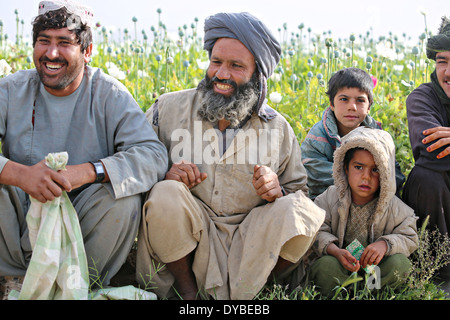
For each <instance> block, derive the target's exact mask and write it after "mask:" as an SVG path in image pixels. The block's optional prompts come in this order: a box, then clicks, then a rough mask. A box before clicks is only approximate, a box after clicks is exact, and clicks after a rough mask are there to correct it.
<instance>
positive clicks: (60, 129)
mask: <svg viewBox="0 0 450 320" xmlns="http://www.w3.org/2000/svg"><path fill="white" fill-rule="evenodd" d="M92 27H93V13H92V9H90V8H89V7H86V6H84V5H82V4H80V3H77V2H75V1H71V0H54V1H41V2H40V3H39V11H38V16H37V17H36V18H35V20H34V22H33V48H34V50H33V58H34V63H35V66H36V68H35V69H30V70H23V71H18V72H16V73H14V74H12V75H9V76H7V77H5V78H3V79H0V140H1V147H2V154H1V155H0V211H1V215H0V234H1V236H0V276H4V277H5V279H7V281H6V283H5V289H4V290H5V292H7V291H8V290H9V288H10V287H11V286H12V285H11V286H10V285H9V284H8V283H11V282H19V283H20V277H23V276H24V275H25V273H26V271H27V268H28V265H29V262H30V257H31V254H32V248H31V245H30V240H29V234H28V227H27V222H26V219H25V218H26V214H27V212H28V210H29V208H30V198H33V199H35V200H37V201H40V202H42V203H45V202H47V201H52V200H53V199H55V198H56V197H59V196H61V194H62V192H63V191H66V192H67V193H68V196H69V198H70V200H71V202H72V204H73V206H74V208H75V210H76V212H77V214H78V219H79V222H80V227H81V232H82V235H83V240H84V247H85V251H86V256H87V259H88V265H89V267H90V270H91V271H93V273H94V274H95V277H99V278H98V279H97V278H95V279H93V282H92V284H93V285H94V284H95V283H99V282H102V285H103V286H107V285H108V284H109V282H110V279H111V278H112V277H113V276H114V275H115V274H116V273H117V272H118V271H119V269H120V267H121V266H122V265H123V263H124V262H125V260H126V258H127V256H128V253H129V252H130V249H131V247H132V245H133V244H134V240H135V238H136V234H137V230H138V226H139V221H140V213H141V208H142V194H143V193H144V192H147V191H148V190H149V189H150V188H151V187H152V186H153V184H154V183H155V182H157V181H158V180H161V179H162V178H163V177H164V173H165V171H166V170H167V150H166V148H165V147H164V145H163V144H162V143H161V142H160V141H159V140H158V138H157V136H156V134H155V132H154V131H153V129H152V127H151V125H150V124H149V123H148V122H147V121H146V118H145V115H144V113H143V112H142V110H141V109H140V108H139V106H138V104H137V103H136V101H135V100H134V99H133V97H132V96H131V94H130V93H129V92H128V90H127V89H126V88H125V86H123V84H121V83H120V82H119V81H117V80H115V79H114V78H112V77H110V76H109V75H106V74H104V73H103V72H102V71H101V70H100V69H98V68H92V67H89V66H88V65H87V63H88V62H89V61H90V57H91V53H92V49H93V45H92V32H91V28H92ZM63 151H66V152H67V153H68V155H69V159H68V166H67V167H66V169H67V170H65V171H58V172H56V171H53V170H51V169H50V168H48V167H47V166H46V165H45V163H44V158H45V156H47V154H48V153H55V152H63ZM16 289H20V284H18V285H17V286H16Z"/></svg>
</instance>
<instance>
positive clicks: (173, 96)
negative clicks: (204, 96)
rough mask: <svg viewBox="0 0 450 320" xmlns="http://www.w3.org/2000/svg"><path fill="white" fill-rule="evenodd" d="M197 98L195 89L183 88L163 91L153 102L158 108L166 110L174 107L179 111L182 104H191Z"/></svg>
mask: <svg viewBox="0 0 450 320" xmlns="http://www.w3.org/2000/svg"><path fill="white" fill-rule="evenodd" d="M197 98H198V91H197V90H196V89H185V90H179V91H173V92H168V93H164V94H162V95H161V96H159V97H158V98H157V99H156V101H155V104H156V105H157V106H158V109H160V110H161V109H163V110H165V111H167V110H171V109H172V108H176V109H177V110H178V111H180V109H181V108H182V106H186V105H191V106H193V105H194V104H195V101H196V99H197Z"/></svg>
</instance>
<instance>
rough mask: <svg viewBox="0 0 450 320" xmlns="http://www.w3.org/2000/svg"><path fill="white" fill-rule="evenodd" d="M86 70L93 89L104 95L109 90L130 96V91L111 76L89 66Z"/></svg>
mask: <svg viewBox="0 0 450 320" xmlns="http://www.w3.org/2000/svg"><path fill="white" fill-rule="evenodd" d="M86 70H87V76H88V79H89V80H90V81H92V85H93V87H94V88H95V89H100V91H101V92H102V94H105V92H107V91H109V90H111V91H115V92H125V93H127V94H130V92H129V90H128V89H127V87H125V85H124V84H123V83H122V82H120V81H119V80H117V79H116V78H114V77H112V76H110V75H109V74H106V73H105V72H103V70H102V69H100V68H95V67H89V66H87V67H86ZM130 95H131V94H130Z"/></svg>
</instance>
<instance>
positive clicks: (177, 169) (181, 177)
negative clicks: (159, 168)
mask: <svg viewBox="0 0 450 320" xmlns="http://www.w3.org/2000/svg"><path fill="white" fill-rule="evenodd" d="M206 177H207V174H206V173H203V172H202V173H201V172H200V171H199V170H198V167H197V166H196V165H195V164H193V163H191V162H188V161H185V160H182V161H181V162H178V163H174V164H173V165H172V167H171V168H170V170H169V171H168V172H167V173H166V177H165V180H176V181H179V182H183V183H184V184H185V185H186V186H187V187H188V188H189V189H191V188H193V187H195V186H196V185H198V184H199V183H201V182H202V181H203V180H205V179H206Z"/></svg>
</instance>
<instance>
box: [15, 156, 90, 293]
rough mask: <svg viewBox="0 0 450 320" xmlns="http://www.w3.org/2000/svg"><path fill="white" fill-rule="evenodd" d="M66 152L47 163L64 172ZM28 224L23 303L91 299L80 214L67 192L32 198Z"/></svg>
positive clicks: (47, 160)
mask: <svg viewBox="0 0 450 320" xmlns="http://www.w3.org/2000/svg"><path fill="white" fill-rule="evenodd" d="M68 158H69V156H68V154H67V152H61V153H55V154H49V155H48V156H47V157H46V158H45V161H46V164H47V166H48V167H50V168H51V169H53V170H56V171H58V170H65V166H66V164H67V161H68ZM26 220H27V224H28V229H29V234H30V243H31V247H32V249H33V254H32V257H31V260H30V264H29V266H28V269H27V272H26V275H25V279H24V282H23V285H22V289H21V291H20V295H19V297H18V298H19V299H20V300H22V299H23V300H29V299H39V300H43V299H45V300H51V299H64V300H73V299H74V300H83V299H88V289H89V270H88V266H87V259H86V253H85V250H84V243H83V236H82V234H81V229H80V224H79V221H78V215H77V213H76V211H75V208H74V207H73V206H72V203H71V202H70V199H69V197H68V196H67V193H66V192H63V194H62V195H61V197H58V198H56V199H54V200H53V201H48V202H46V203H41V202H39V201H37V200H35V199H33V198H31V206H30V209H29V210H28V213H27V218H26Z"/></svg>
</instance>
